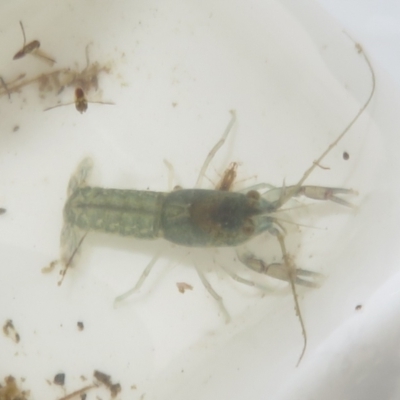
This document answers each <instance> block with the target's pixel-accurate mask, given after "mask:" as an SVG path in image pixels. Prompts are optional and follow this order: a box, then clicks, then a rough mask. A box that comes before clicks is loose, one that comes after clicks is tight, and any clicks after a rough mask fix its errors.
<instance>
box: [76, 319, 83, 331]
mask: <svg viewBox="0 0 400 400" xmlns="http://www.w3.org/2000/svg"><path fill="white" fill-rule="evenodd" d="M76 325H77V326H78V330H80V331H83V330H84V329H85V326H84V325H83V322H81V321H78V322H77V324H76Z"/></svg>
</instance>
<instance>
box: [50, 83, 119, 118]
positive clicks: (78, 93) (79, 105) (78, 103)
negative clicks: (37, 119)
mask: <svg viewBox="0 0 400 400" xmlns="http://www.w3.org/2000/svg"><path fill="white" fill-rule="evenodd" d="M88 103H92V104H108V105H114V103H111V102H104V101H88V100H87V99H86V96H85V93H84V91H83V89H82V88H80V87H79V88H76V89H75V101H74V102H72V103H66V104H57V105H55V106H52V107H48V108H45V109H44V110H43V111H49V110H52V109H53V108H57V107H64V106H69V105H71V104H75V108H76V110H77V111H79V112H80V113H81V114H83V113H84V112H86V110H87V109H88Z"/></svg>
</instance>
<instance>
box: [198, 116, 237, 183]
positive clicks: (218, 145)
mask: <svg viewBox="0 0 400 400" xmlns="http://www.w3.org/2000/svg"><path fill="white" fill-rule="evenodd" d="M231 114H232V117H231V120H230V121H229V124H228V126H227V127H226V129H225V131H224V133H223V134H222V136H221V139H219V140H218V142H217V143H216V144H215V146H214V147H213V148H212V149H211V151H210V152H209V153H208V155H207V157H206V159H205V160H204V164H203V166H202V167H201V170H200V173H199V177H198V178H197V182H196V185H195V186H194V187H195V188H199V187H200V186H201V182H202V180H203V177H204V174H205V173H206V171H207V168H208V166H209V165H210V162H211V160H212V159H213V158H214V156H215V154H216V153H217V151H218V150H219V149H220V148H221V147H222V145H223V144H224V143H225V140H226V138H227V137H228V135H229V132H230V131H231V129H232V126H233V124H234V123H235V121H236V112H235V111H234V110H231Z"/></svg>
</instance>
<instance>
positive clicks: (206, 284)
mask: <svg viewBox="0 0 400 400" xmlns="http://www.w3.org/2000/svg"><path fill="white" fill-rule="evenodd" d="M194 267H195V268H196V271H197V273H198V275H199V277H200V280H201V282H202V283H203V285H204V287H205V288H206V289H207V291H208V293H210V295H211V296H212V297H213V298H214V299H215V301H216V302H217V303H218V305H219V308H220V309H221V311H222V314H223V315H224V318H225V322H226V323H228V322H229V321H230V320H231V317H230V315H229V313H228V311H227V309H226V308H225V305H224V301H223V299H222V297H221V296H220V295H219V294H218V293H217V292H216V291H215V290H214V289H213V288H212V286H211V284H210V282H208V280H207V278H206V277H205V275H204V273H203V271H202V270H201V269H200V268H199V267H198V266H197V265H196V264H194Z"/></svg>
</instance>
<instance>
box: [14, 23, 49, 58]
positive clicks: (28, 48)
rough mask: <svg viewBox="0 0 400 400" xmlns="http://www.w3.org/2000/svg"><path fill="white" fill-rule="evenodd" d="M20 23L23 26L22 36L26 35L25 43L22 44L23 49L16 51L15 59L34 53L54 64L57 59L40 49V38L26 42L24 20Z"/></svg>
mask: <svg viewBox="0 0 400 400" xmlns="http://www.w3.org/2000/svg"><path fill="white" fill-rule="evenodd" d="M19 24H20V26H21V30H22V36H23V37H24V44H23V46H22V49H21V50H19V51H17V52H16V53H15V55H14V57H13V60H18V59H20V58H22V57H25V56H26V55H27V54H32V55H34V56H37V57H39V58H41V59H42V60H44V61H46V62H47V63H49V64H50V65H51V66H53V65H54V64H55V62H56V61H55V60H54V59H53V58H51V57H50V56H48V55H47V54H46V53H44V52H43V51H42V50H40V49H39V47H40V42H39V40H32V41H31V42H29V43H28V44H27V43H26V36H25V29H24V25H22V21H19Z"/></svg>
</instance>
